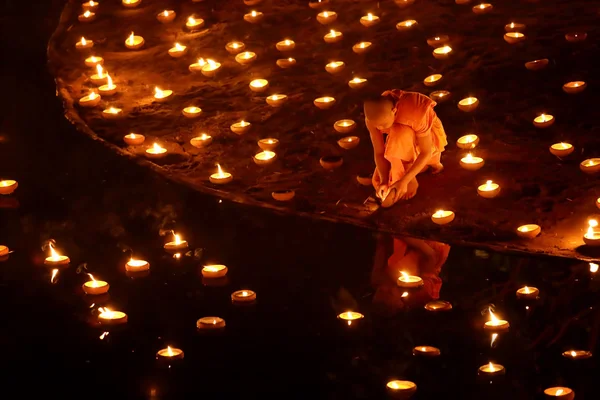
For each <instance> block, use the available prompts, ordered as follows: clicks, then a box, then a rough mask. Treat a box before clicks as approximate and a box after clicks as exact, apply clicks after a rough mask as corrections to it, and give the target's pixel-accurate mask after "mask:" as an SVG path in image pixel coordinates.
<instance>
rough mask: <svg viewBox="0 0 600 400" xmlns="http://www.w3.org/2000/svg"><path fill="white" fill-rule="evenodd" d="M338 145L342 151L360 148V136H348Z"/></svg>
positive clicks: (339, 141)
mask: <svg viewBox="0 0 600 400" xmlns="http://www.w3.org/2000/svg"><path fill="white" fill-rule="evenodd" d="M337 143H338V146H340V147H341V148H342V149H345V150H350V149H353V148H355V147H356V146H358V144H359V143H360V138H359V137H358V136H346V137H343V138H341V139H340V140H338V142H337Z"/></svg>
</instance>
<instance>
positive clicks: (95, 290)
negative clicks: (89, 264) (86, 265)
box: [82, 274, 110, 295]
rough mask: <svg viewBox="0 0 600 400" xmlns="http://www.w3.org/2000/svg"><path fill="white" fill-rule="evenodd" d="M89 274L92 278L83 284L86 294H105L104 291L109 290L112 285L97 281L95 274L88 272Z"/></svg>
mask: <svg viewBox="0 0 600 400" xmlns="http://www.w3.org/2000/svg"><path fill="white" fill-rule="evenodd" d="M88 275H89V277H90V280H89V281H87V282H85V283H84V284H83V286H82V288H83V291H84V293H85V294H89V295H97V294H104V293H107V292H108V289H109V288H110V285H109V284H108V283H107V282H105V281H97V280H96V279H94V275H92V274H88Z"/></svg>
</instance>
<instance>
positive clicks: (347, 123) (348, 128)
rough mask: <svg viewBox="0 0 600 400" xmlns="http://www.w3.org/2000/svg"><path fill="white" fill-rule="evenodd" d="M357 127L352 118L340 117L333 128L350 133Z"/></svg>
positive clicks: (339, 131)
mask: <svg viewBox="0 0 600 400" xmlns="http://www.w3.org/2000/svg"><path fill="white" fill-rule="evenodd" d="M355 128H356V122H354V121H353V120H351V119H340V120H338V121H335V123H334V124H333V129H335V131H336V132H338V133H350V132H352V131H353V130H354V129H355Z"/></svg>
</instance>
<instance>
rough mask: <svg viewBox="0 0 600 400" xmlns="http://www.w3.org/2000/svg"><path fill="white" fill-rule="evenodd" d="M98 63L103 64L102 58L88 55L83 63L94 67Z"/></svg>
mask: <svg viewBox="0 0 600 400" xmlns="http://www.w3.org/2000/svg"><path fill="white" fill-rule="evenodd" d="M98 64H100V65H102V64H104V58H102V57H97V56H90V57H88V58H86V59H85V65H86V66H87V67H91V68H96V65H98Z"/></svg>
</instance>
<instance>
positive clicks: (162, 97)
mask: <svg viewBox="0 0 600 400" xmlns="http://www.w3.org/2000/svg"><path fill="white" fill-rule="evenodd" d="M172 95H173V91H172V90H168V89H167V90H161V89H159V88H158V87H156V86H155V87H154V100H156V101H158V102H159V103H162V102H164V101H167V100H169V98H170V97H171V96H172Z"/></svg>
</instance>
